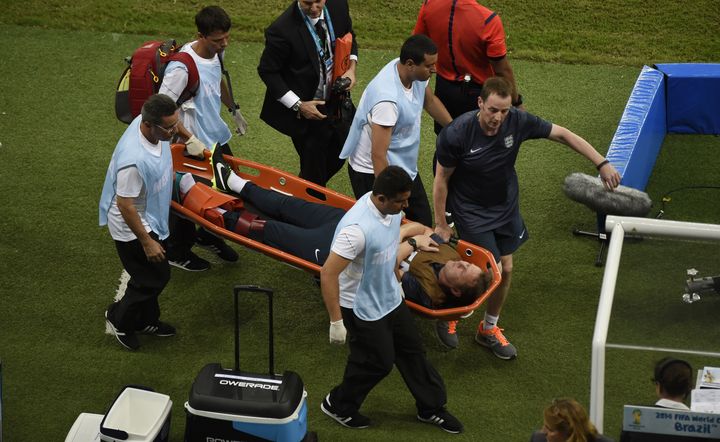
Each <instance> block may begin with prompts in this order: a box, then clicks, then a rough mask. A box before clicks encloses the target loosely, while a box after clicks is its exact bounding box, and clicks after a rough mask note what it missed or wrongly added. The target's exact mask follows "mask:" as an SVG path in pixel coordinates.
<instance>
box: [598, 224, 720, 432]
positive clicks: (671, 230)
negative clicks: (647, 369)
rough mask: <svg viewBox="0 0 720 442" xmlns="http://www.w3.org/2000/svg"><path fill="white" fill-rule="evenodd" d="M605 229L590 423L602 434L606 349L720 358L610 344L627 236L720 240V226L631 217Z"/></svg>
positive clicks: (689, 351)
mask: <svg viewBox="0 0 720 442" xmlns="http://www.w3.org/2000/svg"><path fill="white" fill-rule="evenodd" d="M605 229H606V231H607V233H608V234H612V235H611V237H610V244H609V246H608V251H607V260H606V263H605V273H604V275H603V280H602V287H601V289H600V300H599V303H598V311H597V316H596V318H595V331H594V334H593V341H592V365H591V371H590V377H591V379H590V420H591V421H592V422H593V423H594V424H595V426H596V427H597V429H598V431H600V432H602V431H603V410H604V407H605V350H606V349H607V348H621V349H626V350H651V351H661V352H675V353H685V354H696V355H705V356H712V357H720V353H716V352H702V351H694V350H687V349H674V348H661V347H647V346H633V345H623V344H612V343H608V342H607V335H608V327H609V324H610V314H611V312H612V306H613V299H614V297H615V285H616V283H617V276H618V270H619V268H620V256H621V254H622V247H623V241H624V239H625V234H626V233H627V234H630V235H632V236H653V237H669V238H679V239H693V240H711V241H720V225H717V224H702V223H691V222H679V221H669V220H659V219H651V218H629V217H620V216H608V217H607V219H606V222H605Z"/></svg>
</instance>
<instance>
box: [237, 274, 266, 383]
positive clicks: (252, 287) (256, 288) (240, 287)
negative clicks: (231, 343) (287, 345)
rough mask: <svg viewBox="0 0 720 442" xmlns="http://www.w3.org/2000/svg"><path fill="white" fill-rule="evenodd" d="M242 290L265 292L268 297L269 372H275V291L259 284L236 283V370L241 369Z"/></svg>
mask: <svg viewBox="0 0 720 442" xmlns="http://www.w3.org/2000/svg"><path fill="white" fill-rule="evenodd" d="M240 292H252V293H265V294H266V295H267V297H268V360H269V366H268V370H269V371H268V374H270V375H271V376H272V375H274V374H275V345H274V343H273V291H272V290H271V289H268V288H265V287H260V286H257V285H236V286H235V288H234V289H233V297H234V298H235V370H236V371H240V315H239V314H238V312H239V308H238V295H240Z"/></svg>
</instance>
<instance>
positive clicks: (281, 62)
mask: <svg viewBox="0 0 720 442" xmlns="http://www.w3.org/2000/svg"><path fill="white" fill-rule="evenodd" d="M347 33H350V34H351V35H352V48H351V50H350V57H349V63H348V68H347V70H346V71H345V73H343V74H342V75H340V77H339V79H338V80H339V81H336V83H337V86H338V87H339V89H337V92H335V91H333V89H334V88H333V83H332V73H333V67H334V65H335V63H336V62H339V60H335V56H334V55H335V54H334V49H335V46H336V41H337V40H339V39H340V37H342V36H344V35H346V34H347ZM298 36H300V37H301V38H298ZM356 64H357V42H356V41H355V33H354V32H353V29H352V20H351V19H350V12H349V8H348V4H347V0H298V1H297V2H292V4H291V5H290V6H289V7H288V8H287V9H286V10H285V12H283V13H282V15H280V17H278V18H277V19H276V20H275V21H274V22H273V23H272V24H271V25H270V26H269V27H268V28H267V30H266V31H265V49H264V50H263V53H262V56H261V57H260V64H259V65H258V74H260V78H261V79H262V81H263V82H264V83H265V85H266V86H267V91H266V93H265V101H264V102H263V107H262V111H261V112H260V118H261V119H262V120H263V121H265V122H266V123H267V124H269V125H270V126H272V127H273V128H274V129H276V130H277V131H279V132H281V133H283V134H285V135H287V136H289V137H290V138H291V139H292V142H293V145H294V146H295V150H296V151H297V153H298V155H299V156H300V173H298V175H299V176H300V178H304V179H306V180H308V181H312V182H313V183H316V184H319V185H321V186H325V185H326V184H327V182H328V181H329V180H330V178H332V176H333V175H335V173H337V171H338V170H340V168H341V167H342V165H343V163H344V161H343V160H341V159H340V158H339V157H338V154H339V153H340V149H341V147H342V144H343V142H344V141H345V138H346V137H347V134H348V129H349V122H350V120H351V119H352V114H353V111H354V107H353V106H352V101H350V99H349V92H347V91H349V90H350V89H352V87H353V86H354V85H355V65H356ZM343 105H344V106H346V107H343Z"/></svg>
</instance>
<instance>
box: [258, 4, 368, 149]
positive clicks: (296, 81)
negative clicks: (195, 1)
mask: <svg viewBox="0 0 720 442" xmlns="http://www.w3.org/2000/svg"><path fill="white" fill-rule="evenodd" d="M325 5H326V6H327V9H328V13H329V14H330V20H332V25H333V28H334V30H335V37H336V38H340V37H342V36H343V35H345V34H346V33H348V32H350V33H352V35H353V45H352V52H351V53H352V54H354V55H357V42H356V41H355V33H354V32H353V30H352V20H351V19H350V12H349V8H348V4H347V0H327V3H326V4H325ZM258 74H260V78H261V79H262V81H263V82H264V83H265V86H267V90H266V92H265V101H264V102H263V107H262V110H261V111H260V118H261V119H262V120H263V121H265V122H266V123H267V124H269V125H270V126H272V127H273V128H274V129H276V130H278V131H279V132H282V133H284V134H285V135H288V136H290V137H293V136H297V135H300V134H302V133H303V132H304V131H305V128H306V126H307V120H305V119H298V118H297V114H296V113H295V112H293V111H292V110H291V109H288V108H287V107H285V106H284V105H283V104H282V103H280V102H279V101H277V100H278V99H279V98H280V97H282V96H283V95H285V94H286V93H287V92H288V91H290V90H292V91H293V92H295V93H296V94H297V95H298V96H299V97H300V100H302V101H310V100H312V99H313V95H314V94H315V90H316V89H317V86H318V83H319V82H320V61H319V58H318V54H317V49H316V47H315V42H314V41H313V38H312V35H311V34H310V31H309V30H308V29H307V26H306V25H305V22H304V20H303V17H302V12H300V9H299V8H298V5H297V1H293V2H292V4H291V5H290V6H289V7H288V8H287V9H286V10H285V12H283V13H282V15H280V17H278V18H277V19H276V20H275V21H274V22H273V23H272V24H271V25H270V26H269V27H268V28H267V29H266V30H265V49H264V50H263V53H262V55H261V56H260V64H259V65H258Z"/></svg>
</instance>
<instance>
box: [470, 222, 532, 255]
mask: <svg viewBox="0 0 720 442" xmlns="http://www.w3.org/2000/svg"><path fill="white" fill-rule="evenodd" d="M458 234H459V235H460V238H462V239H464V240H465V241H468V242H471V243H473V244H475V245H478V246H480V247H483V248H485V249H487V250H489V251H490V252H491V253H492V254H493V257H494V258H495V261H496V262H500V257H501V256H506V255H511V254H513V253H514V252H515V251H516V250H517V249H519V248H520V246H521V245H522V244H523V243H524V242H525V241H527V240H528V238H529V237H530V234H529V232H528V231H527V228H526V227H525V221H523V219H522V216H520V214H518V215H517V216H516V217H514V218H513V219H511V220H510V221H508V222H507V223H506V224H503V225H502V226H500V227H498V228H496V229H493V230H489V231H486V232H474V231H468V232H460V231H459V232H458Z"/></svg>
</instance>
